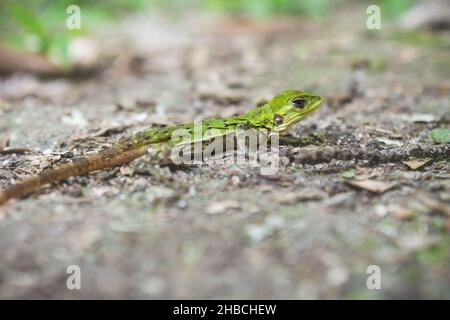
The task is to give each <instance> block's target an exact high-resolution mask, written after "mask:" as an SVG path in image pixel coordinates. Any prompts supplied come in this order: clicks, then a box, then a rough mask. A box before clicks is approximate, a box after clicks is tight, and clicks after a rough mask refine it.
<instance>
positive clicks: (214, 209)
mask: <svg viewBox="0 0 450 320" xmlns="http://www.w3.org/2000/svg"><path fill="white" fill-rule="evenodd" d="M229 209H239V203H238V202H237V201H234V200H224V201H219V202H214V203H211V204H210V205H208V206H207V207H206V208H205V212H206V213H208V214H220V213H225V212H226V211H228V210H229Z"/></svg>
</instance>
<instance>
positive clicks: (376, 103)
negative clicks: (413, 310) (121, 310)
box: [0, 0, 450, 299]
mask: <svg viewBox="0 0 450 320" xmlns="http://www.w3.org/2000/svg"><path fill="white" fill-rule="evenodd" d="M373 4H376V5H378V6H379V8H380V23H381V29H377V28H375V29H372V28H368V27H367V23H368V20H370V18H371V17H373V14H374V13H373V11H371V10H369V12H368V7H369V5H373ZM72 5H78V7H79V8H80V22H81V25H80V29H77V28H75V29H69V28H67V24H68V23H69V25H74V24H76V22H77V19H76V10H75V11H73V10H74V9H73V7H72V9H71V10H69V11H70V12H69V13H68V12H67V10H68V8H70V6H72ZM449 6H450V2H449V1H447V0H428V1H414V0H379V1H361V0H314V1H306V0H265V1H260V0H203V1H200V0H198V1H195V0H166V1H163V0H153V1H144V0H128V1H114V0H103V1H101V0H97V1H87V0H86V1H82V0H80V1H76V0H70V1H69V0H59V1H50V0H33V1H25V0H2V1H1V2H0V74H1V75H0V186H1V187H5V186H8V185H10V184H12V183H14V182H16V181H20V180H22V179H24V178H26V177H29V176H31V175H33V174H35V173H37V172H40V171H41V170H44V169H46V168H50V167H52V166H53V165H56V164H58V163H63V162H66V161H68V160H71V159H74V158H76V157H78V156H81V155H84V154H86V153H89V152H93V151H95V150H98V148H99V147H100V146H105V145H108V144H110V143H111V142H113V141H116V140H117V139H120V138H122V137H125V136H127V135H130V134H131V133H133V132H137V131H138V130H141V129H144V128H148V127H149V126H158V125H168V124H174V123H186V122H191V121H194V120H201V119H205V118H209V117H227V116H231V115H235V114H240V113H243V112H246V111H248V110H249V109H251V108H253V107H254V106H255V105H257V104H258V103H261V102H262V101H266V100H267V99H270V98H271V97H273V95H275V94H277V93H278V92H280V91H281V90H285V89H288V88H292V89H303V90H308V91H312V92H315V93H317V94H320V95H322V96H324V97H325V98H326V101H325V103H324V104H323V105H322V106H321V108H319V109H318V110H317V111H316V112H315V113H314V114H313V115H312V116H311V117H309V118H308V119H305V121H303V122H302V123H301V124H300V125H299V126H297V127H296V128H293V129H292V130H291V132H290V136H288V138H289V139H290V142H289V143H287V144H284V145H282V146H281V148H280V153H281V156H282V160H283V161H282V162H281V165H280V168H279V171H278V172H277V175H276V176H273V177H265V176H261V175H260V174H259V169H258V168H254V167H251V166H240V165H237V164H227V165H221V166H215V165H206V164H205V165H202V166H189V167H181V168H180V167H170V166H169V167H165V166H160V165H159V164H158V163H156V164H155V163H152V161H151V159H150V158H148V157H143V159H138V160H136V161H134V162H133V163H131V164H129V165H124V166H122V167H120V168H115V169H113V170H105V172H99V173H95V174H92V175H90V176H85V177H77V178H73V179H69V180H68V181H66V182H64V183H61V184H58V185H55V186H51V187H48V188H43V189H42V190H41V191H40V192H37V193H36V194H33V195H31V196H30V197H28V198H26V199H21V200H20V201H12V202H10V203H8V205H7V206H3V207H0V298H159V299H162V298H184V299H192V298H196V299H209V298H232V299H239V298H241V299H246V298H247V299H274V298H275V299H283V298H284V299H292V298H295V299H297V298H307V299H317V298H358V299H365V298H370V299H379V298H383V299H389V298H447V299H449V298H450V291H449V290H448V289H449V287H450V275H449V272H448V266H449V265H450V219H449V217H450V213H449V206H448V203H449V202H450V198H449V195H450V192H449V190H450V185H449V181H450V179H449V178H450V176H449V166H448V157H449V152H450V151H449V148H448V143H449V142H450V141H449V136H450V134H449V123H450V122H449V114H450V99H449V96H450V82H449V81H450V77H449V75H450V36H449V26H450V8H449ZM345 152H347V153H345ZM316 153H317V154H320V155H321V156H322V158H325V159H322V161H319V162H317V161H316V160H317V158H316V156H315V155H317V154H316ZM326 155H328V158H327V157H326ZM336 155H341V157H337V156H336ZM342 155H343V156H342ZM319 158H320V157H319ZM73 264H76V265H79V266H80V268H81V272H82V280H81V281H82V290H79V291H77V290H67V288H66V286H65V281H66V277H67V274H66V273H65V271H66V268H67V266H68V265H73ZM370 265H377V266H379V267H380V268H381V272H382V281H381V283H382V289H381V290H370V289H369V288H367V286H366V280H367V277H368V274H367V272H366V270H367V268H368V266H370Z"/></svg>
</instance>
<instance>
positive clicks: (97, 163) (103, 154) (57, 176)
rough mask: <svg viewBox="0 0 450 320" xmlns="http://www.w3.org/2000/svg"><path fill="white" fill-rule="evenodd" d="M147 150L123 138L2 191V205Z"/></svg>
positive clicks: (0, 192) (0, 200)
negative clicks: (103, 148)
mask: <svg viewBox="0 0 450 320" xmlns="http://www.w3.org/2000/svg"><path fill="white" fill-rule="evenodd" d="M146 150H147V146H145V145H144V146H142V145H140V144H136V143H134V142H133V140H132V139H131V138H130V139H125V140H122V141H121V142H118V143H117V144H115V145H113V146H111V147H110V148H108V149H105V150H102V151H100V152H98V153H95V154H92V155H90V156H87V157H85V158H81V159H78V160H75V161H74V162H72V163H67V164H62V165H60V166H57V167H55V168H52V169H49V170H45V171H43V172H41V173H40V174H39V175H37V176H34V177H31V178H29V179H27V180H24V181H22V182H19V183H17V184H15V185H12V186H11V187H9V188H7V189H5V190H2V191H0V205H1V204H3V203H5V202H6V201H8V200H10V199H13V198H20V197H23V196H25V195H27V194H29V193H30V192H33V191H35V190H37V189H38V188H40V187H42V186H44V185H46V184H49V183H54V182H59V181H63V180H66V179H67V178H69V177H73V176H81V175H85V174H88V173H90V172H93V171H96V170H101V169H105V168H110V167H115V166H118V165H121V164H124V163H128V162H130V161H132V160H134V159H136V158H138V157H140V156H142V155H143V154H145V152H146Z"/></svg>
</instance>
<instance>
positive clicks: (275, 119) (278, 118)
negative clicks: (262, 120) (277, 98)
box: [273, 114, 284, 126]
mask: <svg viewBox="0 0 450 320" xmlns="http://www.w3.org/2000/svg"><path fill="white" fill-rule="evenodd" d="M273 122H275V124H276V125H277V126H281V125H282V124H283V122H284V118H283V116H281V115H279V114H276V115H274V116H273Z"/></svg>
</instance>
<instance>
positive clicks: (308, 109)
mask: <svg viewBox="0 0 450 320" xmlns="http://www.w3.org/2000/svg"><path fill="white" fill-rule="evenodd" d="M322 100H323V99H322V97H320V96H318V95H315V94H311V93H307V92H303V91H298V90H286V91H284V92H282V93H280V94H279V95H277V96H275V97H274V98H273V99H272V100H271V101H269V102H268V103H266V104H264V105H262V106H260V107H257V108H255V109H253V110H250V111H248V112H247V113H244V114H243V115H239V116H231V117H227V118H221V119H207V120H204V121H202V123H201V126H202V130H208V129H212V131H213V132H214V134H213V136H211V135H209V136H208V137H207V139H208V140H210V139H211V138H214V137H218V136H224V135H227V134H229V133H230V132H233V131H234V130H237V128H238V126H240V125H245V126H247V127H251V128H254V129H265V130H266V131H267V132H269V133H270V132H277V133H284V132H286V131H287V130H288V129H290V128H291V127H293V126H294V125H295V124H296V123H298V122H299V121H301V120H303V119H304V118H306V117H307V116H308V115H310V114H311V113H312V112H313V111H314V110H316V109H317V108H318V107H319V106H320V104H321V103H322ZM194 126H195V124H194V123H189V124H181V125H173V126H167V127H163V128H150V129H147V130H144V131H141V132H138V133H136V134H134V135H132V136H131V137H129V138H125V139H123V140H121V141H119V142H117V143H115V144H113V145H112V146H111V147H109V148H107V149H105V150H101V151H99V152H97V153H94V154H92V155H87V156H85V157H82V158H80V159H77V160H75V161H73V162H71V163H66V164H62V165H59V166H56V167H54V168H50V169H48V170H44V171H43V172H41V173H40V174H38V175H36V176H34V177H31V178H29V179H26V180H24V181H22V182H18V183H16V184H14V185H12V186H10V187H8V188H6V189H4V190H2V191H0V204H3V203H5V202H6V201H8V200H10V199H13V198H20V197H22V196H25V195H27V194H29V193H31V192H33V191H35V190H37V189H38V188H40V187H42V186H44V185H46V184H50V183H55V182H59V181H63V180H65V179H67V178H69V177H73V176H81V175H86V174H89V173H91V172H93V171H97V170H102V169H105V168H111V167H115V166H119V165H122V164H125V163H128V162H130V161H132V160H134V159H136V158H138V157H140V156H142V155H144V154H145V153H146V152H147V148H148V146H149V145H153V144H157V145H159V144H163V145H169V146H170V145H174V144H176V143H177V141H173V140H172V133H173V132H174V131H175V130H177V129H184V130H187V132H189V134H190V135H191V138H190V141H188V143H189V142H191V143H195V142H200V141H202V139H204V138H198V135H195V134H194ZM205 139H206V138H205ZM183 142H186V140H183Z"/></svg>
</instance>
